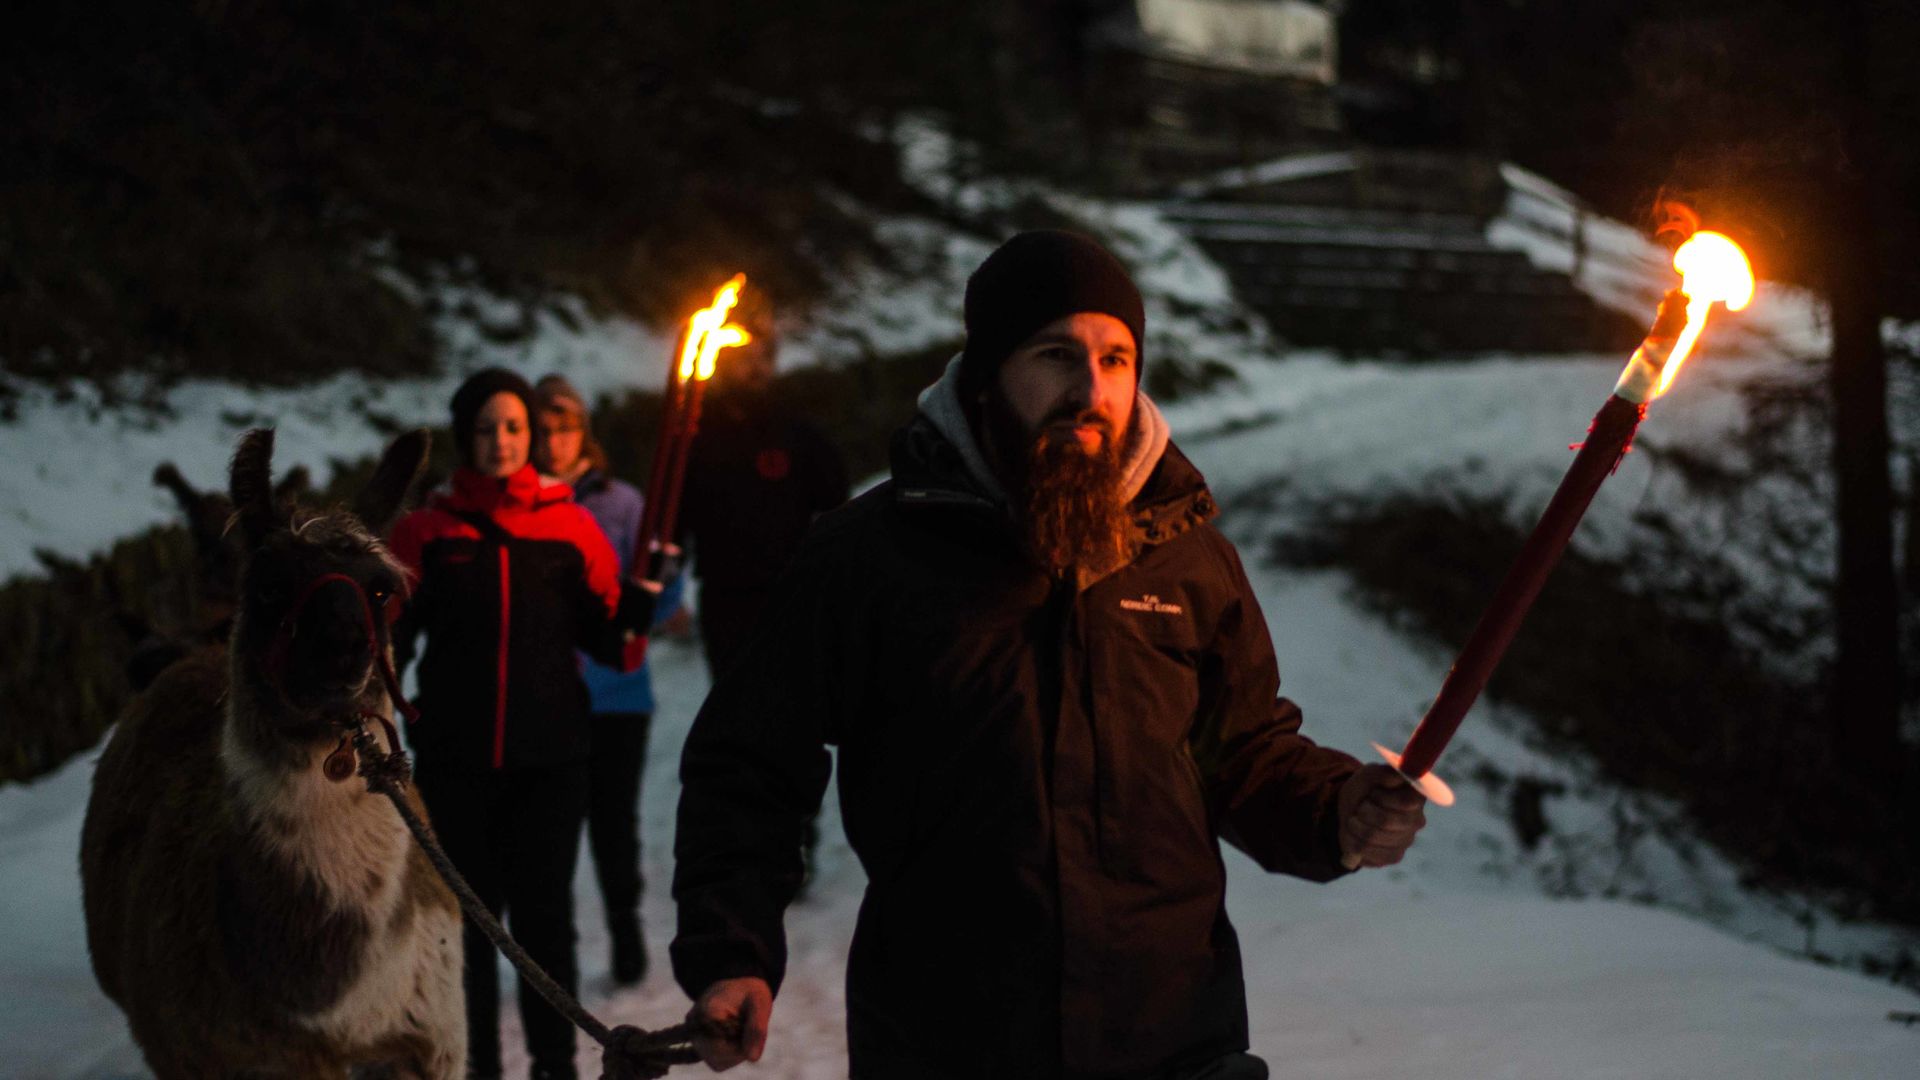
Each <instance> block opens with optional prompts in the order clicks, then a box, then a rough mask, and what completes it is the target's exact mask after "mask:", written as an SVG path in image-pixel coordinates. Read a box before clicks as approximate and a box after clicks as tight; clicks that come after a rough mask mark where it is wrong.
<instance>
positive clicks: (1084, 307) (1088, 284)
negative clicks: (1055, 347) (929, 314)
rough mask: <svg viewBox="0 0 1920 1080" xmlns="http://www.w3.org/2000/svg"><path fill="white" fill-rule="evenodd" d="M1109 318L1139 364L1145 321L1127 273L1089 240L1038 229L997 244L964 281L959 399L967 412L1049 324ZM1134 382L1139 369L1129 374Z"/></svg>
mask: <svg viewBox="0 0 1920 1080" xmlns="http://www.w3.org/2000/svg"><path fill="white" fill-rule="evenodd" d="M1087 311H1091V312H1097V313H1099V314H1102V315H1111V316H1113V317H1114V318H1116V319H1119V320H1120V321H1121V322H1123V323H1126V324H1127V329H1129V330H1131V331H1133V347H1134V349H1135V350H1136V354H1137V355H1138V357H1139V360H1138V363H1140V364H1144V363H1145V361H1146V329H1147V315H1146V310H1145V308H1144V307H1143V306H1142V305H1141V302H1140V290H1139V288H1138V287H1136V286H1135V285H1134V283H1133V278H1132V277H1131V276H1129V275H1128V274H1127V268H1126V267H1125V266H1124V265H1122V264H1121V262H1120V260H1119V259H1116V258H1114V256H1113V254H1112V253H1111V252H1109V251H1108V250H1107V249H1106V248H1103V247H1101V246H1100V245H1099V244H1098V243H1097V242H1095V241H1094V240H1093V239H1092V238H1091V237H1087V236H1082V235H1081V234H1079V233H1071V232H1061V231H1059V230H1055V229H1041V230H1036V231H1034V232H1023V233H1021V234H1020V235H1018V236H1016V237H1014V238H1013V239H1011V240H1009V241H1007V242H1006V243H1004V244H1001V245H1000V246H999V247H998V248H997V249H995V250H994V253H993V254H991V255H989V256H987V261H986V262H983V263H981V264H980V269H978V270H975V271H974V272H973V276H972V277H970V278H968V279H967V308H966V318H967V346H966V350H965V351H964V352H963V353H962V354H961V358H960V400H961V402H962V403H963V404H964V405H966V406H967V407H968V408H971V407H972V404H973V402H974V400H975V399H977V398H978V397H979V396H980V391H981V390H982V389H984V388H985V387H986V386H987V384H988V382H989V381H991V380H992V378H993V376H994V374H995V373H996V372H998V371H999V370H1000V364H1001V363H1002V362H1003V361H1005V360H1006V358H1007V357H1008V356H1009V355H1011V354H1012V352H1013V350H1014V349H1015V348H1017V347H1019V345H1020V343H1021V342H1023V341H1025V340H1027V339H1028V338H1030V337H1032V336H1033V335H1034V334H1036V333H1038V332H1039V331H1040V330H1041V328H1043V327H1045V326H1046V325H1047V324H1048V323H1051V322H1053V321H1054V320H1056V319H1061V318H1065V317H1066V316H1068V315H1075V314H1078V313H1080V312H1087ZM1134 370H1135V373H1136V376H1137V374H1138V372H1139V367H1138V366H1136V367H1135V369H1134Z"/></svg>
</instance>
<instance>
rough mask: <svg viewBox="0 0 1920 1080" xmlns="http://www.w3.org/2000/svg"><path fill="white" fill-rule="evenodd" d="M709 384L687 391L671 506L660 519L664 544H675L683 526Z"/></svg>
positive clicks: (669, 491)
mask: <svg viewBox="0 0 1920 1080" xmlns="http://www.w3.org/2000/svg"><path fill="white" fill-rule="evenodd" d="M706 389H707V384H706V383H705V382H695V383H694V384H693V385H692V386H690V387H688V388H687V395H686V398H687V399H686V408H685V409H684V410H683V413H684V415H683V417H682V420H681V424H680V439H679V452H678V453H677V454H676V455H675V456H674V470H673V475H672V476H671V477H670V478H669V479H668V481H667V484H668V488H667V504H666V508H665V509H664V510H663V511H662V512H661V517H660V543H661V544H662V545H666V544H671V543H673V530H674V527H675V526H676V525H678V524H679V523H680V493H681V492H682V491H683V490H684V489H685V488H686V486H687V462H688V461H689V459H691V457H692V456H693V437H694V436H695V435H697V434H699V433H700V404H701V399H702V398H704V397H705V396H706Z"/></svg>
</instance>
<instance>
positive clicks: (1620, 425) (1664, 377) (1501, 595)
mask: <svg viewBox="0 0 1920 1080" xmlns="http://www.w3.org/2000/svg"><path fill="white" fill-rule="evenodd" d="M1673 265H1674V269H1676V270H1678V271H1680V279H1681V285H1680V288H1679V289H1678V290H1676V291H1674V292H1670V293H1668V294H1667V296H1666V299H1664V300H1663V301H1661V304H1660V313H1659V316H1658V318H1656V319H1655V321H1654V324H1653V329H1652V330H1651V331H1650V332H1649V333H1648V335H1647V339H1646V341H1644V342H1642V343H1641V345H1640V348H1639V349H1637V350H1636V351H1635V352H1634V354H1633V358H1632V359H1631V360H1629V361H1627V367H1626V370H1625V371H1624V372H1622V373H1621V375H1620V381H1619V382H1618V383H1617V384H1616V385H1615V386H1614V388H1613V396H1612V397H1609V398H1608V399H1607V402H1606V404H1605V405H1602V406H1601V407H1600V411H1599V412H1598V413H1597V414H1595V416H1594V418H1593V426H1592V427H1590V428H1588V429H1587V439H1586V442H1584V443H1582V444H1580V445H1579V447H1578V450H1579V453H1578V454H1577V455H1575V457H1574V459H1573V464H1572V465H1571V466H1570V467H1569V468H1568V469H1567V475H1566V477H1565V478H1563V479H1562V480H1561V481H1560V487H1559V488H1558V489H1556V490H1555V491H1554V493H1553V500H1552V501H1551V502H1549V503H1548V504H1547V509H1546V511H1545V512H1544V513H1542V514H1541V515H1540V522H1539V524H1537V525H1535V526H1534V528H1533V534H1532V535H1531V536H1529V537H1527V542H1526V546H1524V547H1523V548H1521V550H1520V554H1519V556H1518V557H1517V558H1516V559H1515V560H1514V562H1513V566H1512V567H1510V568H1509V569H1508V570H1507V576H1506V579H1505V580H1504V581H1502V582H1501V583H1500V588H1499V590H1498V591H1497V592H1495V593H1494V595H1493V601H1492V602H1491V603H1490V604H1488V605H1487V610H1486V612H1485V613H1484V614H1482V615H1481V616H1480V622H1479V625H1477V626H1475V627H1474V629H1473V636H1472V637H1470V638H1468V639H1467V643H1466V645H1465V647H1463V648H1462V649H1461V650H1460V656H1459V658H1458V659H1456V660H1455V661H1454V664H1453V669H1452V670H1451V671H1449V672H1447V679H1446V682H1445V683H1444V684H1442V685H1441V687H1440V696H1439V697H1437V698H1435V699H1434V702H1433V705H1432V706H1431V707H1430V708H1428V709H1427V714H1426V716H1425V717H1423V718H1422V719H1421V721H1420V726H1419V727H1418V728H1416V729H1414V732H1413V737H1412V738H1411V739H1409V740H1407V745H1406V749H1404V750H1402V751H1401V752H1400V753H1398V754H1396V753H1394V752H1393V751H1391V750H1389V749H1387V748H1386V747H1384V746H1381V745H1380V744H1379V743H1374V744H1373V748H1374V749H1375V750H1377V751H1379V752H1380V755H1381V756H1382V757H1384V758H1385V759H1386V760H1387V762H1388V764H1390V765H1392V766H1393V767H1394V768H1396V769H1398V770H1399V771H1400V775H1402V776H1403V777H1405V778H1406V779H1407V782H1408V783H1410V784H1412V785H1413V787H1414V788H1415V789H1417V790H1418V791H1419V792H1420V793H1421V794H1423V795H1425V796H1426V797H1427V798H1429V799H1431V800H1432V801H1434V802H1435V803H1438V804H1439V805H1441V806H1450V805H1452V804H1453V791H1452V789H1450V788H1449V787H1447V785H1446V782H1445V781H1443V780H1441V779H1440V778H1439V777H1437V776H1435V775H1433V766H1434V763H1435V762H1437V761H1439V760H1440V754H1441V752H1442V751H1443V750H1445V749H1446V746H1447V742H1448V740H1450V739H1451V738H1453V733H1454V731H1455V730H1456V729H1458V728H1459V726H1460V721H1461V719H1462V718H1464V717H1465V716H1466V714H1467V710H1468V709H1470V708H1472V706H1473V703H1474V700H1475V699H1476V698H1478V697H1479V696H1480V691H1481V689H1482V688H1483V687H1485V686H1486V684H1487V679H1488V677H1489V676H1491V675H1492V674H1493V669H1494V668H1495V667H1496V666H1498V665H1499V663H1500V658H1501V656H1502V655H1503V654H1505V653H1506V651H1507V645H1508V644H1509V643H1510V642H1511V641H1512V640H1513V635H1514V633H1515V632H1516V631H1517V630H1519V629H1520V622H1521V620H1523V619H1525V618H1526V615H1527V610H1528V609H1529V608H1531V607H1532V606H1533V601H1534V598H1535V597H1536V596H1538V595H1539V593H1540V587H1541V585H1543V584H1544V583H1545V582H1546V580H1547V575H1548V574H1550V573H1552V572H1553V567H1554V564H1556V563H1558V562H1559V561H1560V555H1561V552H1563V551H1565V550H1566V546H1567V540H1568V539H1569V538H1570V537H1572V535H1573V530H1574V527H1575V526H1577V525H1579V524H1580V518H1581V516H1582V515H1584V514H1585V513H1586V511H1587V506H1588V504H1590V503H1591V502H1592V501H1593V496H1594V494H1595V493H1596V492H1598V491H1599V490H1600V484H1601V482H1602V481H1604V480H1605V479H1606V478H1607V476H1608V474H1610V473H1612V472H1613V470H1614V468H1615V467H1616V466H1618V465H1619V463H1620V459H1621V457H1623V456H1624V455H1625V454H1626V452H1627V449H1628V447H1629V446H1630V445H1631V444H1632V442H1633V433H1634V431H1635V430H1636V429H1638V428H1639V426H1640V420H1641V418H1642V417H1644V416H1645V415H1646V411H1647V402H1649V401H1651V400H1653V399H1654V398H1657V397H1659V396H1660V395H1661V394H1663V393H1665V392H1666V390H1667V387H1669V386H1671V385H1672V384H1673V377H1674V376H1675V375H1676V374H1678V373H1679V371H1680V367H1681V365H1682V364H1684V363H1686V360H1687V356H1688V354H1689V353H1690V352H1691V351H1692V349H1693V346H1694V343H1695V342H1697V341H1698V340H1699V338H1700V332H1701V330H1702V329H1704V328H1705V327H1706V325H1707V314H1708V312H1709V311H1710V310H1711V309H1712V307H1713V305H1714V304H1715V303H1720V304H1724V305H1725V306H1726V307H1727V309H1728V310H1729V311H1739V310H1740V309H1742V308H1744V307H1746V306H1747V304H1748V303H1749V302H1750V301H1752V299H1753V270H1752V268H1751V267H1750V266H1749V265H1748V264H1747V257H1746V255H1745V253H1743V252H1742V251H1741V250H1740V247H1739V245H1737V244H1735V243H1734V242H1733V241H1732V240H1729V239H1727V238H1726V237H1725V236H1722V235H1720V234H1719V233H1716V232H1696V233H1694V234H1693V235H1692V236H1691V237H1689V238H1688V239H1687V241H1686V242H1685V243H1683V244H1681V245H1680V247H1679V249H1678V250H1677V251H1675V252H1674V253H1673ZM1689 301H1691V303H1689ZM1683 318H1684V319H1685V323H1684V324H1683V323H1682V322H1681V320H1682V319H1683ZM1347 865H1348V867H1349V868H1352V867H1354V866H1357V865H1359V860H1358V858H1357V857H1352V856H1350V857H1349V858H1348V860H1347Z"/></svg>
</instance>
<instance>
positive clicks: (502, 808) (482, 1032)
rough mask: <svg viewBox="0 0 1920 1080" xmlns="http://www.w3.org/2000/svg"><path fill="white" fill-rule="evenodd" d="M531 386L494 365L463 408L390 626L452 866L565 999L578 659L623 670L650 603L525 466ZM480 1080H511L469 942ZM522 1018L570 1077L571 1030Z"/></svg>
mask: <svg viewBox="0 0 1920 1080" xmlns="http://www.w3.org/2000/svg"><path fill="white" fill-rule="evenodd" d="M532 415H533V388H532V387H530V386H528V385H527V383H526V380H524V379H522V378H520V377H519V376H517V375H514V374H513V373H511V372H508V371H503V370H500V369H497V368H494V369H489V370H486V371H482V372H480V373H478V374H476V375H474V376H473V377H471V378H469V379H468V380H467V381H466V382H465V383H463V384H461V386H460V388H459V390H457V391H456V392H455V393H454V396H453V434H454V445H455V447H456V448H457V449H458V451H459V453H460V456H461V461H462V464H461V466H460V467H459V468H458V469H457V470H456V471H455V472H454V474H453V480H452V488H451V490H450V491H448V492H446V493H444V494H441V495H438V496H436V497H434V498H433V499H432V500H430V502H429V504H428V506H426V507H425V508H424V509H420V510H416V511H414V512H413V513H411V514H409V515H407V516H406V517H404V518H402V519H401V520H400V521H399V522H398V523H397V524H396V525H395V526H394V528H393V535H392V538H391V541H390V544H391V547H392V549H393V553H394V554H395V555H396V556H397V557H398V558H399V559H400V561H401V563H402V564H404V565H405V566H406V567H407V569H408V570H409V572H410V577H411V579H412V580H411V587H412V591H411V595H410V597H409V598H408V600H407V602H406V606H405V608H404V610H403V611H402V613H401V615H400V619H399V622H398V623H397V624H396V626H395V632H394V635H393V640H394V651H395V659H396V660H397V661H398V662H399V664H400V666H401V667H404V666H405V665H406V663H407V661H408V660H410V659H411V658H412V654H413V646H414V638H415V637H416V635H418V634H420V633H425V635H426V639H427V643H426V652H425V653H424V655H423V656H422V657H421V660H420V670H419V686H420V696H419V701H418V702H417V704H418V706H419V710H420V718H419V720H418V721H417V722H414V723H411V724H409V725H408V728H407V737H408V742H409V743H410V744H411V745H412V747H413V749H414V754H415V758H416V766H415V770H414V776H415V779H416V781H417V782H418V784H419V788H420V794H421V796H422V798H424V799H425V800H426V803H427V808H428V810H429V811H430V812H431V813H432V815H433V824H434V831H435V832H436V833H437V834H438V835H439V837H440V841H441V843H442V844H443V845H445V847H446V850H447V854H448V856H449V857H451V858H452V860H453V863H454V865H455V867H457V868H458V869H459V870H460V872H461V874H462V875H464V876H465V877H466V879H467V881H468V882H469V883H471V884H472V885H473V888H474V891H475V892H476V893H478V894H479V896H480V898H481V899H482V900H483V901H485V902H486V904H487V906H488V907H489V908H490V909H491V910H492V911H493V912H494V913H495V914H496V915H497V914H499V913H500V912H501V911H502V910H503V909H504V911H505V912H506V915H507V919H508V923H509V926H510V928H511V929H512V931H513V934H514V936H515V937H516V938H517V939H518V940H519V942H520V944H521V945H522V946H524V947H525V948H526V950H527V952H528V954H529V955H531V956H532V957H533V959H534V961H535V962H536V963H538V964H539V965H540V966H541V967H543V968H545V969H546V971H547V972H548V974H550V975H552V976H553V977H554V979H556V980H557V981H558V982H559V983H560V984H561V985H562V986H564V987H567V988H568V989H569V990H572V989H574V988H575V986H576V984H577V983H578V968H577V965H576V964H575V960H574V955H573V946H574V933H573V868H574V861H575V858H576V855H577V852H578V850H579V839H580V822H581V818H582V817H583V815H584V814H585V812H586V800H587V789H588V785H587V779H588V753H589V749H590V746H591V731H592V729H591V726H590V724H589V722H588V698H587V688H586V685H585V684H584V683H583V682H582V681H581V678H580V671H579V667H578V664H577V662H576V661H575V659H574V649H575V648H576V647H578V648H582V649H585V650H587V651H588V652H589V653H591V654H592V655H594V656H596V657H598V658H599V659H601V660H602V661H603V662H606V663H609V664H613V665H616V666H619V667H622V668H623V669H631V668H632V667H633V666H635V665H636V663H637V653H636V652H635V650H634V649H633V648H632V642H633V641H634V640H635V639H634V633H635V631H643V630H644V629H645V627H646V626H647V623H648V621H649V619H650V618H651V615H652V608H653V603H652V597H651V595H650V594H648V593H647V592H645V591H644V590H641V589H638V588H623V587H622V582H621V578H620V572H619V561H618V558H617V557H616V556H615V554H614V551H613V548H612V547H611V546H609V545H608V543H607V539H606V537H605V536H604V535H603V534H602V533H601V531H600V527H599V525H597V524H596V523H595V522H594V520H593V517H592V516H591V515H590V514H588V513H587V511H586V510H585V509H584V508H582V507H581V506H580V505H579V504H577V503H575V502H574V501H573V493H572V491H571V490H570V489H568V488H567V487H566V486H564V485H559V484H555V485H548V484H544V483H542V482H541V480H540V477H539V475H538V474H537V473H536V472H535V471H534V467H533V466H532V464H530V463H529V461H528V451H529V448H530V444H531V440H532V425H531V423H530V420H531V418H532ZM464 944H465V949H466V976H465V979H466V997H467V1040H468V1047H469V1050H468V1059H467V1060H468V1069H469V1074H470V1075H472V1076H475V1077H496V1076H499V1075H500V1027H499V1013H500V1004H499V996H500V993H499V985H498V976H497V971H498V969H497V967H496V960H495V957H494V953H493V946H492V944H491V943H490V942H488V940H487V939H486V937H485V936H484V935H483V934H482V933H481V932H480V931H479V930H478V929H477V928H476V927H474V926H473V925H472V924H471V923H469V924H468V926H467V928H466V933H465V939H464ZM519 998H520V1017H521V1020H522V1022H523V1024H524V1025H525V1028H526V1040H527V1050H528V1052H529V1053H530V1055H531V1056H532V1058H533V1075H534V1076H535V1077H536V1078H543V1080H544V1078H571V1077H573V1076H574V1075H575V1071H574V1064H573V1057H574V1034H573V1028H572V1025H571V1024H570V1023H569V1022H568V1020H567V1019H566V1018H565V1017H563V1016H561V1015H560V1014H559V1013H558V1012H556V1011H555V1010H554V1009H553V1008H552V1007H551V1006H549V1005H547V1003H546V1002H545V1000H543V999H542V998H541V997H540V996H539V994H538V992H536V991H535V990H534V989H533V988H532V987H531V986H529V985H528V984H527V983H526V982H525V981H524V980H522V982H521V984H520V989H519Z"/></svg>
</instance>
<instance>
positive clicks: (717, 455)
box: [680, 290, 847, 675]
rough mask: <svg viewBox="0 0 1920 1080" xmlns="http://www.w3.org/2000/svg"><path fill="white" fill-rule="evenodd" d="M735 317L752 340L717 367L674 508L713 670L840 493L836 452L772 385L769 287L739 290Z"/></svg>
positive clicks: (750, 626)
mask: <svg viewBox="0 0 1920 1080" xmlns="http://www.w3.org/2000/svg"><path fill="white" fill-rule="evenodd" d="M736 318H738V319H739V320H740V321H741V322H742V323H743V324H744V325H745V326H746V327H747V329H748V330H749V331H750V332H751V333H752V335H753V336H752V340H750V341H749V342H747V344H745V345H742V346H739V347H738V348H733V349H728V350H727V351H726V354H725V355H724V356H723V357H722V358H721V361H720V363H719V365H718V366H717V367H716V368H715V369H714V377H713V390H712V393H711V395H710V396H709V397H708V399H707V401H706V408H705V410H704V415H703V416H702V417H701V420H700V430H699V433H698V434H697V435H696V436H695V438H694V440H693V451H692V454H691V456H690V457H689V459H688V462H687V476H686V481H685V487H684V488H683V494H682V496H681V500H682V502H681V508H680V525H681V529H680V531H681V532H682V533H683V534H684V536H685V537H686V539H688V540H689V541H690V545H689V546H690V547H691V548H692V552H693V573H694V576H695V577H697V578H699V580H700V602H699V608H700V619H699V621H700V640H701V644H702V645H703V646H704V647H705V651H706V654H707V667H708V670H710V671H712V672H713V673H714V674H716V675H718V674H719V673H720V672H721V671H723V670H725V669H726V667H727V666H728V665H729V664H731V663H732V661H733V659H734V657H735V656H737V655H738V654H739V652H740V650H741V649H742V648H743V647H744V646H745V644H746V642H747V640H748V638H749V637H751V636H752V634H753V631H754V628H755V627H757V626H758V625H759V623H760V620H761V618H762V617H763V616H764V615H765V613H766V610H767V605H768V604H769V602H771V600H772V598H773V587H774V583H775V582H777V581H778V580H779V579H780V575H781V574H782V573H783V572H784V571H785V570H786V568H787V564H788V563H789V562H791V561H792V559H793V554H794V552H795V551H797V550H798V549H799V547H800V540H801V537H803V536H805V535H806V532H807V527H808V526H809V525H811V524H812V523H813V519H814V518H815V517H817V516H819V515H820V514H821V513H822V512H824V511H827V510H831V509H832V508H834V507H836V506H839V505H840V504H841V503H843V502H845V501H846V498H847V469H846V465H845V463H844V462H843V461H842V460H841V458H840V452H839V451H838V450H836V449H834V447H833V444H832V443H831V442H829V441H828V440H827V437H826V435H825V434H824V433H822V432H821V431H820V429H819V427H817V426H816V425H815V424H814V423H812V422H811V421H810V420H808V419H807V418H806V417H804V416H801V415H799V414H798V413H796V412H795V411H794V410H793V409H791V408H790V407H788V406H787V405H786V403H784V402H783V401H782V400H781V399H780V395H779V391H778V389H777V387H776V386H775V385H774V370H775V365H776V363H777V360H778V355H779V339H778V336H777V334H776V331H775V329H774V323H773V309H772V306H771V304H770V302H769V301H768V299H767V297H766V295H765V294H764V293H762V292H759V291H758V290H749V291H748V292H746V293H745V294H743V296H742V303H741V306H740V308H739V309H738V310H737V311H736Z"/></svg>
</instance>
